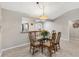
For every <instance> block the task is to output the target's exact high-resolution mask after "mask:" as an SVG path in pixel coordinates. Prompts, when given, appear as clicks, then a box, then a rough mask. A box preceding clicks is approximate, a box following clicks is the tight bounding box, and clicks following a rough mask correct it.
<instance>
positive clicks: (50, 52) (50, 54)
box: [48, 48, 52, 57]
mask: <svg viewBox="0 0 79 59" xmlns="http://www.w3.org/2000/svg"><path fill="white" fill-rule="evenodd" d="M48 51H49V56H50V57H51V56H52V49H51V48H48Z"/></svg>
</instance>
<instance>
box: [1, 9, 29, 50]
mask: <svg viewBox="0 0 79 59" xmlns="http://www.w3.org/2000/svg"><path fill="white" fill-rule="evenodd" d="M22 16H23V15H22V14H21V13H18V12H14V11H9V10H5V9H2V18H3V19H2V22H3V23H2V49H5V48H10V47H13V46H17V45H21V44H26V43H28V37H27V34H26V33H25V34H24V33H21V22H22Z"/></svg>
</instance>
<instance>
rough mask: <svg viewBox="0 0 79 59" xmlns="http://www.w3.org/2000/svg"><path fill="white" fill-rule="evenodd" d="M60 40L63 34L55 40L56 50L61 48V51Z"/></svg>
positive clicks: (59, 33) (58, 35)
mask: <svg viewBox="0 0 79 59" xmlns="http://www.w3.org/2000/svg"><path fill="white" fill-rule="evenodd" d="M60 38H61V32H58V34H57V38H56V40H55V45H56V48H59V49H60Z"/></svg>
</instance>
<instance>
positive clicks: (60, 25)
mask: <svg viewBox="0 0 79 59" xmlns="http://www.w3.org/2000/svg"><path fill="white" fill-rule="evenodd" d="M76 19H79V9H74V10H71V11H69V12H67V13H65V14H63V15H61V16H60V17H58V18H57V19H56V21H55V22H54V23H55V28H56V30H57V31H61V32H62V38H63V39H66V40H68V39H69V23H68V22H69V20H76Z"/></svg>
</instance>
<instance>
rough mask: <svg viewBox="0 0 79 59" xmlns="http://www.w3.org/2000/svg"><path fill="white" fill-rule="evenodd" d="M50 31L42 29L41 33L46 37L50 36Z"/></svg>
mask: <svg viewBox="0 0 79 59" xmlns="http://www.w3.org/2000/svg"><path fill="white" fill-rule="evenodd" d="M48 34H49V32H48V31H47V30H42V31H41V35H42V36H43V38H46V36H48Z"/></svg>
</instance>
